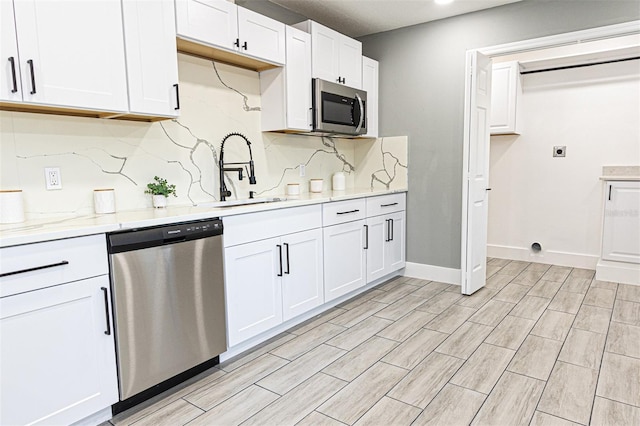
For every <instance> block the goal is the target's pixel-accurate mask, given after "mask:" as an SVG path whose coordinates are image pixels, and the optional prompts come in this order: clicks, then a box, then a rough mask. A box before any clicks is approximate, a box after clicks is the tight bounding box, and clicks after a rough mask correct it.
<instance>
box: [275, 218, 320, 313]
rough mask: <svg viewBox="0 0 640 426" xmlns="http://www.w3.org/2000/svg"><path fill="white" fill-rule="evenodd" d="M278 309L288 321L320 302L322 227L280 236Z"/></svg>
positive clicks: (318, 304)
mask: <svg viewBox="0 0 640 426" xmlns="http://www.w3.org/2000/svg"><path fill="white" fill-rule="evenodd" d="M282 250H283V254H282V256H283V277H282V311H283V317H284V320H285V321H286V320H289V319H291V318H294V317H296V316H298V315H300V314H302V313H305V312H307V311H309V310H310V309H312V308H315V307H316V306H320V305H322V303H324V279H323V276H324V274H323V263H322V229H312V230H310V231H305V232H298V233H296V234H290V235H286V236H284V237H282Z"/></svg>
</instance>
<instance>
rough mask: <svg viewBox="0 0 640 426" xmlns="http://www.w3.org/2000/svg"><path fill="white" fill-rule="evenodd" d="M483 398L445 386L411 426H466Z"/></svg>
mask: <svg viewBox="0 0 640 426" xmlns="http://www.w3.org/2000/svg"><path fill="white" fill-rule="evenodd" d="M485 398H486V396H485V395H484V394H481V393H480V392H476V391H472V390H471V389H465V388H461V387H460V386H455V385H452V384H447V385H446V386H445V387H444V388H443V389H442V391H440V393H439V394H438V396H436V397H435V399H434V400H433V401H431V403H430V404H429V405H428V406H427V408H425V409H424V410H423V411H422V414H421V415H420V417H418V418H417V419H416V421H415V422H414V423H413V426H425V425H429V426H441V425H447V426H467V425H468V424H469V423H471V420H472V419H473V417H474V416H475V415H476V413H477V412H478V410H479V409H480V407H481V406H482V403H483V402H484V400H485Z"/></svg>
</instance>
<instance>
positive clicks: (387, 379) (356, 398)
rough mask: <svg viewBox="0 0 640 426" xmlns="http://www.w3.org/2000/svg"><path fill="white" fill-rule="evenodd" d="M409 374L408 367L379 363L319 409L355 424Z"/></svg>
mask: <svg viewBox="0 0 640 426" xmlns="http://www.w3.org/2000/svg"><path fill="white" fill-rule="evenodd" d="M406 374H407V370H404V369H402V368H399V367H395V366H393V365H389V364H384V363H381V362H379V363H377V364H375V365H374V366H373V367H371V368H369V369H368V370H367V371H365V372H364V373H362V374H361V375H360V376H358V377H357V378H356V379H355V380H354V381H353V382H351V383H349V384H348V385H347V386H345V387H344V388H342V389H341V390H340V391H339V392H338V393H336V394H335V395H334V396H332V397H331V398H329V400H327V401H326V402H325V403H324V404H322V405H321V406H320V407H318V408H317V410H316V411H318V412H320V413H323V414H326V415H327V416H329V417H332V418H334V419H336V420H339V421H341V422H343V423H347V424H353V423H354V422H355V421H356V420H358V419H359V418H360V417H361V416H362V415H363V414H364V413H366V412H367V411H369V409H370V408H371V407H373V405H375V403H376V402H378V401H379V400H380V398H382V397H383V396H384V395H385V394H386V393H387V392H388V391H389V390H390V389H391V388H393V387H394V386H395V385H396V383H398V382H399V381H400V380H401V379H402V378H403V377H404V376H405V375H406Z"/></svg>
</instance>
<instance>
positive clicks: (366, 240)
mask: <svg viewBox="0 0 640 426" xmlns="http://www.w3.org/2000/svg"><path fill="white" fill-rule="evenodd" d="M364 249H365V250H368V249H369V225H364Z"/></svg>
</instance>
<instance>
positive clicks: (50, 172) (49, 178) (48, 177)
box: [44, 167, 62, 190]
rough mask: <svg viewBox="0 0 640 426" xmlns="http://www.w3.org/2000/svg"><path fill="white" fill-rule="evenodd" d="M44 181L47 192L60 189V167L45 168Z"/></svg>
mask: <svg viewBox="0 0 640 426" xmlns="http://www.w3.org/2000/svg"><path fill="white" fill-rule="evenodd" d="M44 179H45V183H46V185H47V190H52V189H62V176H61V175H60V167H45V169H44Z"/></svg>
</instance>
